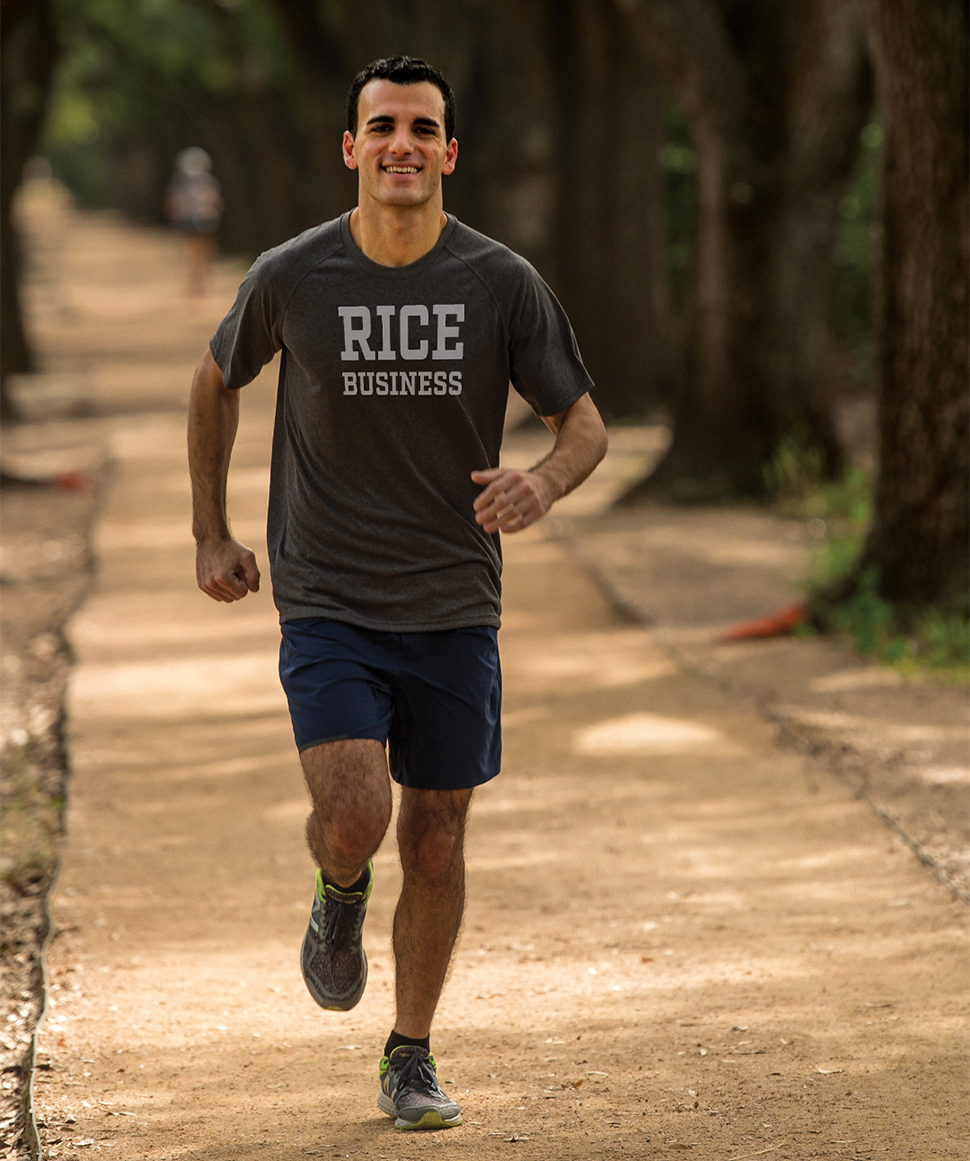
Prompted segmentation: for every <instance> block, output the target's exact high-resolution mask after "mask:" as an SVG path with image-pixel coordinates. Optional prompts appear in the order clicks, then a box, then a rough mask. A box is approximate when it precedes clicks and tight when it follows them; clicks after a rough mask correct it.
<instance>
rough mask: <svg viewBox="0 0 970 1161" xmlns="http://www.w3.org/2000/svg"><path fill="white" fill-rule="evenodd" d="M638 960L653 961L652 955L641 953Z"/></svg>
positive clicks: (642, 961)
mask: <svg viewBox="0 0 970 1161" xmlns="http://www.w3.org/2000/svg"><path fill="white" fill-rule="evenodd" d="M640 962H641V963H653V962H654V960H653V956H652V955H641V956H640Z"/></svg>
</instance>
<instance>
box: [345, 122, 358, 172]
mask: <svg viewBox="0 0 970 1161" xmlns="http://www.w3.org/2000/svg"><path fill="white" fill-rule="evenodd" d="M341 149H342V152H343V155H344V165H346V167H347V168H348V169H356V168H357V154H356V153H355V152H354V139H353V137H351V136H350V131H349V130H344V139H343V144H342V146H341Z"/></svg>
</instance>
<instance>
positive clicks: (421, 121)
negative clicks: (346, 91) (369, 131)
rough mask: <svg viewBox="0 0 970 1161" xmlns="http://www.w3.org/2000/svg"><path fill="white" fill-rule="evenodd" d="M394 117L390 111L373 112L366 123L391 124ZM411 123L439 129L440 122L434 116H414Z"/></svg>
mask: <svg viewBox="0 0 970 1161" xmlns="http://www.w3.org/2000/svg"><path fill="white" fill-rule="evenodd" d="M395 120H396V118H395V117H394V115H393V114H391V113H375V114H374V116H373V117H368V118H367V124H368V125H384V124H390V125H393V124H394V122H395ZM411 123H412V125H429V126H431V127H432V128H433V129H440V128H441V122H440V121H439V120H437V119H436V118H435V117H415V118H414V120H413V121H412V122H411Z"/></svg>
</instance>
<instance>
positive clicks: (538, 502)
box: [472, 395, 606, 533]
mask: <svg viewBox="0 0 970 1161" xmlns="http://www.w3.org/2000/svg"><path fill="white" fill-rule="evenodd" d="M543 423H545V425H546V427H548V428H549V430H550V431H551V432H552V433H553V435H554V436H555V437H556V442H555V444H554V445H553V449H552V451H551V452H550V453H549V454H548V455H547V456H546V457H545V459H542V460H540V461H539V463H537V464H536V465H535V467H533V468H532V469H531V470H530V471H528V472H522V471H515V470H514V469H511V468H488V469H487V470H486V471H480V472H472V479H473V480H474V481H475V483H476V484H485V485H486V488H485V490H484V491H483V492H482V493H481V494H480V495H479V496H477V497H476V498H475V520H476V522H477V523H478V524H481V526H482V528H484V530H485V531H486V532H489V533H491V532H521V531H522V529H523V528H528V527H529V525H530V524H535V522H536V521H537V520H539V519H541V518H542V517H543V516H545V514H546V513H547V512H548V511H549V509H550V508H551V507H552V506H553V504H554V503H555V502H556V501H557V500H559V499H561V498H562V497H563V496H565V495H567V494H568V493H569V492H571V491H572V490H573V488H575V487H576V486H577V485H578V484H581V483H582V482H583V480H585V479H586V477H587V476H588V475H589V474H590V472H591V471H592V470H593V468H595V467H596V465H597V464H598V463H599V462H600V460H601V459H602V458H603V456H605V455H606V428H605V427H604V426H603V421H602V419H600V414H599V412H598V411H597V410H596V407H595V405H594V403H593V401H592V399H590V397H589V395H583V396H581V397H580V398H579V399H577V400H576V402H575V403H573V404H572V405H571V406H569V407H567V408H566V410H565V411H560V412H559V414H558V415H546V416H543Z"/></svg>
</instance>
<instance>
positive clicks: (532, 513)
mask: <svg viewBox="0 0 970 1161" xmlns="http://www.w3.org/2000/svg"><path fill="white" fill-rule="evenodd" d="M347 114H348V116H347V131H346V133H345V134H344V138H343V158H344V163H345V165H347V167H348V168H350V169H352V170H356V172H357V176H358V204H357V208H356V209H354V210H352V211H350V212H348V213H346V214H344V215H343V216H342V217H340V218H338V219H336V220H334V221H331V222H326V223H324V224H323V225H321V226H317V227H316V228H314V229H311V230H308V231H307V232H306V233H304V234H301V235H300V236H299V237H297V238H294V239H292V240H291V241H289V242H286V243H284V244H283V245H281V246H278V247H276V248H275V249H273V250H270V251H268V252H267V253H265V254H263V255H262V256H261V257H260V258H259V259H258V260H257V261H256V263H255V264H254V265H253V267H252V269H251V270H250V271H249V273H248V274H247V276H246V278H245V280H244V282H243V283H242V286H241V287H240V290H239V294H238V297H237V299H236V302H235V304H234V306H233V307H232V309H231V310H230V312H229V314H228V315H227V316H226V317H225V319H224V320H223V321H222V323H221V324H220V326H219V328H218V330H217V331H216V334H215V336H214V337H213V339H212V341H211V343H210V348H209V350H208V351H207V352H206V354H205V355H204V357H203V359H202V362H201V363H200V364H199V367H198V369H197V371H196V374H195V378H194V381H193V386H192V395H191V402H190V413H189V463H190V470H191V476H192V493H193V510H194V520H193V532H194V535H195V538H196V542H197V575H198V583H199V587H200V588H201V589H202V590H203V592H205V593H207V594H208V595H209V596H210V597H212V598H213V599H214V600H217V601H226V602H231V601H237V600H240V599H241V598H243V597H245V596H246V594H247V593H249V592H256V591H257V590H258V588H259V570H258V568H257V565H256V559H255V557H254V555H253V553H252V552H251V551H250V550H249V549H248V548H246V547H245V546H244V545H243V544H241V543H240V542H239V541H237V540H236V539H235V538H234V537H233V536H232V533H231V531H230V528H229V522H228V516H227V511H226V480H227V474H228V469H229V460H230V455H231V451H232V446H233V441H234V438H235V433H236V425H237V421H238V414H239V410H238V408H239V395H238V389H239V388H241V387H243V386H245V385H246V384H247V383H249V382H250V381H251V380H252V379H254V378H255V377H256V375H257V374H258V373H259V371H260V370H261V368H262V367H263V366H264V365H265V364H266V363H267V362H268V361H269V360H270V359H271V358H272V357H273V356H274V354H275V353H276V352H277V351H280V350H281V351H282V363H281V369H280V379H279V388H278V400H277V412H276V424H275V431H274V437H273V455H272V473H271V483H270V496H269V515H268V543H269V556H270V570H271V576H272V583H273V595H274V600H275V602H276V605H277V607H278V610H279V614H280V621H281V626H282V638H283V639H282V644H281V648H280V676H281V680H282V683H283V687H284V689H285V691H286V696H287V699H288V702H289V708H290V714H291V717H292V720H293V729H294V735H295V739H296V744H297V747H298V749H299V752H300V758H301V762H302V765H303V771H304V774H305V777H306V783H307V787H308V788H309V792H310V798H311V801H312V807H313V809H312V812H311V814H310V817H309V819H308V821H307V827H306V835H307V842H308V844H309V847H310V851H311V853H312V855H313V857H314V859H315V861H316V863H317V865H318V867H319V870H318V871H317V876H316V890H315V893H314V898H313V904H312V908H311V912H310V922H309V928H308V930H307V933H306V937H305V939H304V943H303V949H302V956H301V963H302V968H303V976H304V979H305V981H306V985H307V988H308V989H309V991H310V994H311V995H312V996H313V998H314V1000H316V1002H317V1003H318V1004H319V1005H321V1007H323V1008H329V1009H339V1010H347V1009H350V1008H352V1007H353V1006H354V1005H355V1004H356V1003H357V1002H358V1001H359V1000H360V997H361V995H362V993H363V991H364V987H365V984H366V982H367V957H366V955H365V953H364V950H363V946H362V941H361V929H362V925H363V921H364V913H365V910H366V907H367V901H368V899H369V897H370V893H371V888H372V886H373V870H372V864H371V860H372V857H373V855H374V853H375V852H376V851H377V849H378V847H379V846H380V844H381V841H382V839H383V838H384V834H385V831H386V830H387V827H388V824H389V822H390V818H391V805H392V799H391V784H390V778H393V779H394V781H395V782H397V783H398V784H399V785H400V787H401V791H400V794H401V802H400V811H399V818H398V825H397V841H398V848H399V854H400V859H401V865H402V868H403V872H404V877H403V886H402V890H401V895H400V899H399V901H398V904H397V909H396V912H395V916H394V929H393V946H394V956H395V970H396V980H395V1000H396V1015H395V1021H394V1027H393V1030H392V1031H391V1034H390V1036H389V1038H388V1041H387V1044H386V1046H385V1050H384V1058H383V1060H382V1061H381V1065H380V1085H381V1087H380V1093H379V1095H378V1105H379V1107H380V1108H381V1109H382V1110H383V1111H384V1112H385V1113H387V1114H389V1115H390V1116H392V1117H394V1118H395V1125H396V1127H397V1128H400V1129H423V1128H431V1129H440V1128H445V1127H450V1126H452V1125H459V1124H461V1110H460V1109H459V1107H458V1105H457V1104H455V1102H454V1101H452V1100H450V1099H449V1098H448V1097H447V1096H446V1095H445V1094H444V1092H442V1090H441V1088H440V1086H439V1084H438V1082H437V1078H436V1072H435V1062H434V1057H433V1056H432V1055H431V1050H430V1041H429V1037H430V1032H431V1023H432V1018H433V1016H434V1012H435V1008H436V1006H437V1003H438V998H439V995H440V993H441V989H442V986H443V984H444V980H445V975H446V972H447V969H448V964H449V962H450V959H451V955H452V951H453V948H454V945H455V941H456V939H457V936H458V931H459V927H460V924H461V918H462V911H463V905H464V883H465V873H464V856H463V841H464V831H465V820H466V816H467V812H468V807H469V802H470V800H471V796H472V790H473V788H474V787H475V786H478V785H481V784H482V783H484V782H486V781H488V780H489V779H491V778H493V777H494V776H495V775H496V774H497V773H498V772H499V764H500V754H501V735H500V722H499V716H500V701H501V674H500V670H499V657H498V648H497V630H498V627H499V623H500V620H499V618H500V611H501V605H500V574H501V544H500V534H501V533H511V532H518V531H520V530H521V529H523V528H528V527H529V526H530V525H531V524H534V523H535V521H537V520H538V519H539V518H540V517H542V516H543V515H545V513H546V512H548V511H549V508H550V507H551V506H552V504H553V503H554V502H555V501H556V500H558V499H559V498H560V497H561V496H564V495H565V494H566V493H567V492H569V491H571V490H572V489H573V488H575V487H576V485H577V484H579V483H581V482H582V481H583V480H584V479H585V478H586V477H587V476H588V475H589V473H590V472H591V471H592V470H593V468H594V467H595V466H596V464H597V463H599V461H600V460H601V459H602V458H603V455H604V454H605V451H606V433H605V430H604V427H603V424H602V421H601V419H600V417H599V414H598V412H597V410H596V408H595V406H594V404H593V403H592V401H591V399H590V397H589V394H588V392H589V389H590V388H591V386H592V383H591V381H590V379H589V376H588V374H587V372H586V370H585V368H584V366H583V364H582V361H581V359H580V356H579V351H578V349H577V347H576V342H575V339H574V337H573V333H572V330H571V328H570V326H569V322H568V320H567V319H566V316H565V315H564V313H563V311H562V309H561V307H560V306H559V304H558V303H557V302H556V300H555V298H554V297H553V295H552V293H551V292H550V291H549V289H548V288H547V287H546V285H545V284H544V283H543V282H542V280H541V279H540V278H539V276H538V275H537V274H536V272H535V271H534V270H533V268H532V267H531V266H530V265H529V264H528V263H527V262H525V261H524V260H523V259H522V258H520V257H518V256H517V255H515V254H513V253H512V252H511V251H510V250H508V249H507V248H506V247H504V246H501V245H499V244H498V243H496V242H493V241H492V240H490V239H488V238H486V237H484V236H483V235H481V234H478V233H476V232H475V231H473V230H471V229H469V228H468V227H466V226H464V225H462V224H461V223H460V222H458V221H457V220H456V219H455V218H454V217H452V216H450V215H447V214H445V213H444V211H443V209H442V188H441V186H442V177H443V175H445V174H449V173H451V172H452V171H453V170H454V168H455V162H456V158H457V155H458V142H457V141H456V140H455V136H454V96H453V93H452V91H451V89H450V87H449V86H448V84H447V82H446V81H445V79H444V78H443V77H442V75H441V74H440V72H438V70H437V69H435V68H433V67H431V66H430V65H428V64H426V63H425V62H424V61H420V60H416V59H412V58H408V57H394V58H391V59H387V60H378V61H375V62H374V63H373V64H371V65H369V66H368V67H367V68H366V69H364V70H363V72H361V73H360V74H359V75H358V76H357V78H356V79H355V81H354V83H353V85H352V87H351V90H350V94H349V97H348V106H347ZM510 381H511V383H512V384H513V386H514V387H515V389H516V390H517V391H518V392H519V393H520V394H521V395H522V396H523V397H524V398H525V399H526V400H528V402H529V403H530V404H531V405H532V407H533V408H534V410H535V411H536V412H537V413H538V414H539V415H540V416H542V417H543V419H544V420H545V422H546V424H547V426H548V427H549V428H550V429H551V431H552V432H553V433H554V435H555V443H554V446H553V448H552V450H551V451H550V453H549V454H548V455H547V456H546V457H545V458H544V459H543V460H542V461H541V462H540V463H538V464H536V465H535V466H534V467H533V468H532V469H530V470H528V471H519V470H512V469H507V468H500V467H499V466H498V464H499V450H500V446H501V439H502V429H503V421H504V416H505V408H506V401H507V396H508V385H509V382H510ZM385 747H386V750H385ZM389 772H390V777H389Z"/></svg>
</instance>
